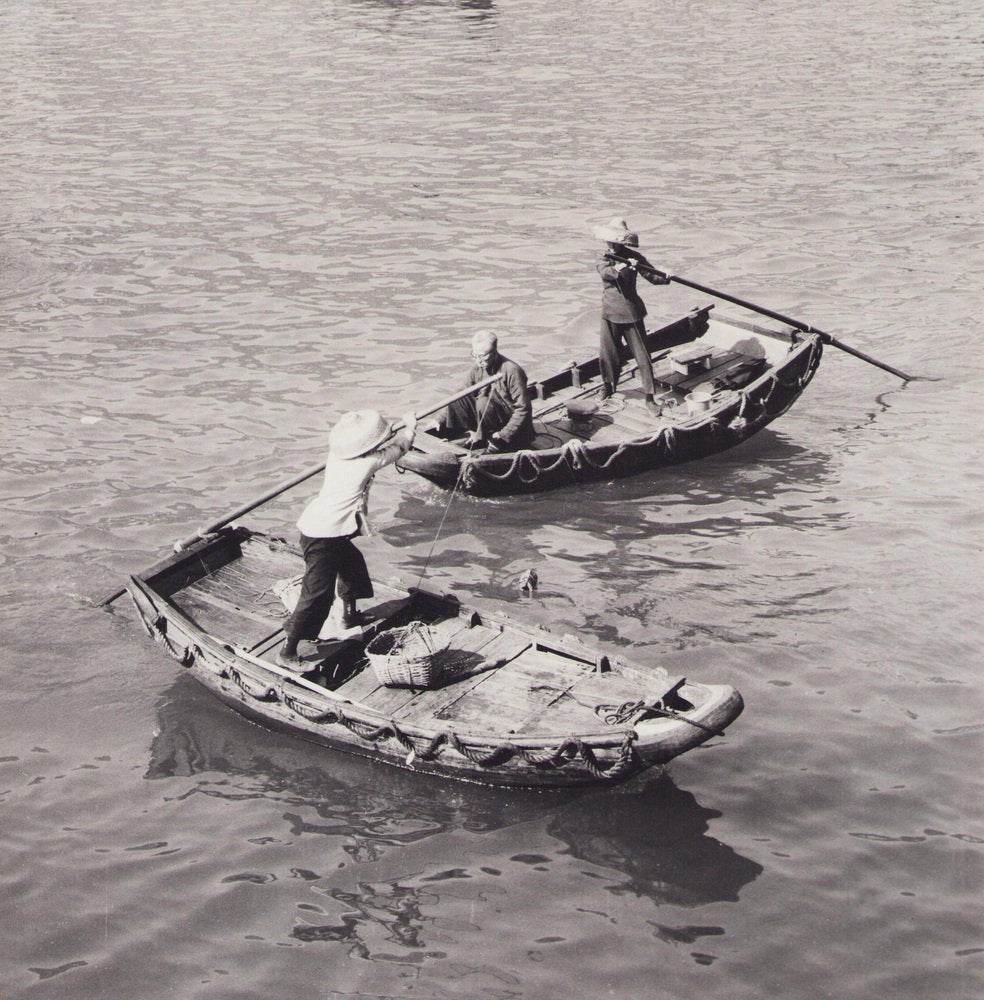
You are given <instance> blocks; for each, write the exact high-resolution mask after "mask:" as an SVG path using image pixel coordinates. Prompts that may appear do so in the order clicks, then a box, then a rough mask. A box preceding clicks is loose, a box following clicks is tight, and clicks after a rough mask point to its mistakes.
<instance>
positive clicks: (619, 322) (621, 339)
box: [594, 218, 666, 416]
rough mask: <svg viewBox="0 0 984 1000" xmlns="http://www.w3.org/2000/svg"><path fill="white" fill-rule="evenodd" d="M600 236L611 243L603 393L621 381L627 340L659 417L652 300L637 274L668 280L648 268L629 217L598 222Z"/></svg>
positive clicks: (605, 257)
mask: <svg viewBox="0 0 984 1000" xmlns="http://www.w3.org/2000/svg"><path fill="white" fill-rule="evenodd" d="M594 235H595V238H596V239H599V240H602V241H603V242H605V243H607V244H608V246H607V248H606V249H605V250H604V251H603V252H602V253H601V255H600V256H599V258H598V264H597V268H598V273H599V274H600V275H601V281H602V292H601V343H600V345H599V351H598V354H599V357H600V360H601V377H602V379H603V381H604V387H603V388H602V393H601V398H602V399H606V398H607V397H609V396H611V395H612V393H614V392H615V389H616V387H617V386H618V377H619V375H620V374H621V371H622V345H623V344H627V345H628V347H629V349H630V350H631V351H632V355H633V357H634V358H635V360H636V364H637V365H638V366H639V381H640V383H641V385H642V390H643V392H644V393H645V394H646V407H647V408H648V409H649V410H650V412H652V413H653V414H654V415H655V416H659V412H660V411H659V407H658V406H657V405H656V403H655V402H654V400H653V396H654V395H655V392H656V386H655V383H654V381H653V363H652V360H651V359H650V357H649V350H648V349H647V347H646V327H645V325H644V323H643V318H644V317H645V315H646V305H645V303H644V302H643V301H642V299H641V298H640V297H639V293H638V292H637V291H636V275H637V274H640V273H641V274H642V276H643V277H644V278H646V279H647V280H648V281H651V282H652V283H653V284H654V285H663V284H666V279H664V278H662V277H660V276H658V275H656V274H654V273H653V272H652V271H651V270H647V268H651V267H652V265H651V264H650V263H649V261H648V260H646V258H645V257H643V255H642V254H641V253H639V251H638V250H636V249H635V248H636V247H638V246H639V236H638V234H637V233H634V232H632V231H631V230H630V229H629V227H628V226H627V225H626V224H625V220H624V219H617V218H616V219H611V220H610V221H609V222H607V223H605V225H603V226H598V227H597V228H596V229H595V231H594Z"/></svg>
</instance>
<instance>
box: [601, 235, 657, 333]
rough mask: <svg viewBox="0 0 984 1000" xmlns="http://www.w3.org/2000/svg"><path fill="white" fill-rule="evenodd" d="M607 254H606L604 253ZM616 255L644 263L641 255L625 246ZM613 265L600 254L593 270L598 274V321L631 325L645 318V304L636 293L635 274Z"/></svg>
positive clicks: (644, 259) (614, 263) (609, 259)
mask: <svg viewBox="0 0 984 1000" xmlns="http://www.w3.org/2000/svg"><path fill="white" fill-rule="evenodd" d="M606 252H610V251H606ZM620 256H623V257H626V258H628V259H630V260H639V261H641V262H643V263H645V261H646V258H645V257H643V256H642V254H638V253H636V252H635V251H633V250H631V249H629V248H628V247H626V248H625V249H624V250H622V251H620ZM616 265H617V262H616V261H613V260H612V259H611V258H610V257H606V256H605V255H604V254H602V255H601V256H600V257H599V258H598V263H597V268H598V273H599V274H600V275H601V281H602V286H603V287H602V292H601V318H602V319H606V320H608V321H609V322H610V323H635V322H636V321H637V320H640V319H642V318H643V317H644V316H645V315H646V304H645V303H644V302H643V301H642V299H641V298H640V297H639V293H638V292H637V291H636V271H635V268H632V267H622V268H617V266H616Z"/></svg>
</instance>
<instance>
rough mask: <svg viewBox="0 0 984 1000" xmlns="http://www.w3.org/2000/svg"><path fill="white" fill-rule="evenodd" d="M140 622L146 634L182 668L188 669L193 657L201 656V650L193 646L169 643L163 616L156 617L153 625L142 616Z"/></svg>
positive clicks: (165, 620)
mask: <svg viewBox="0 0 984 1000" xmlns="http://www.w3.org/2000/svg"><path fill="white" fill-rule="evenodd" d="M140 620H141V621H142V622H143V623H144V628H145V629H146V630H147V634H148V635H149V636H150V637H151V638H152V639H153V640H154V641H155V642H157V643H159V644H160V645H161V646H163V647H164V650H165V652H166V653H167V654H168V656H170V657H172V658H173V659H175V660H177V661H178V663H180V664H181V666H182V667H190V666H191V665H192V664H193V663H194V662H195V657H196V656H198V655H200V654H201V650H200V649H199V648H198V647H197V646H195V645H190V646H180V647H179V646H177V645H175V643H173V642H172V641H171V639H170V637H169V636H168V634H167V618H166V617H165V616H164V615H158V616H157V617H156V618H155V619H154V623H153V625H150V624H149V623H148V622H146V621H144V618H143V616H142V615H141V616H140Z"/></svg>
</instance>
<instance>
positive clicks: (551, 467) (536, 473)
mask: <svg viewBox="0 0 984 1000" xmlns="http://www.w3.org/2000/svg"><path fill="white" fill-rule="evenodd" d="M675 435H676V428H674V427H670V426H668V425H663V426H662V427H659V428H657V429H656V430H655V431H654V432H653V433H652V434H650V435H649V436H648V437H644V438H633V439H632V440H629V441H621V442H619V444H618V445H616V446H615V448H613V449H612V452H611V454H610V455H609V456H608V457H607V458H605V459H600V460H599V459H595V457H594V451H593V449H592V448H591V446H590V445H588V444H586V443H585V442H583V441H581V440H579V439H578V438H572V439H571V440H569V441H566V442H565V443H564V444H563V445H561V447H560V448H558V449H551V450H550V451H545V452H538V451H532V450H530V449H523V450H521V451H517V452H515V453H514V454H513V456H512V459H511V461H510V462H509V465H508V466H506V468H505V469H504V471H502V472H496V471H495V470H494V469H493V468H492V467H491V463H484V462H482V461H480V460H469V459H465V460H464V461H463V462H462V480H463V482H464V483H465V485H466V487H468V488H469V489H470V488H472V487H474V486H475V485H476V484H477V483H478V482H479V481H480V480H485V481H487V482H499V483H502V482H506V481H507V480H510V479H512V478H513V477H515V478H517V479H519V480H520V482H522V483H524V484H525V485H527V486H530V485H532V484H533V483H535V482H536V481H537V480H538V479H539V478H540V477H541V476H546V475H549V474H550V473H552V472H554V471H555V470H556V469H557V468H558V467H560V466H562V465H565V466H566V467H567V468H568V469H569V470H570V471H571V472H574V473H577V472H580V471H581V470H582V469H585V468H590V469H592V470H593V471H595V472H606V471H607V470H608V469H609V468H610V467H611V465H612V464H613V463H614V462H616V461H617V460H618V459H619V458H621V456H622V455H624V454H625V453H626V452H632V451H636V450H638V449H640V448H652V447H655V446H658V445H662V447H663V450H664V454H665V455H666V457H667V458H672V456H673V454H674V452H675V450H676V449H675ZM599 450H600V449H599Z"/></svg>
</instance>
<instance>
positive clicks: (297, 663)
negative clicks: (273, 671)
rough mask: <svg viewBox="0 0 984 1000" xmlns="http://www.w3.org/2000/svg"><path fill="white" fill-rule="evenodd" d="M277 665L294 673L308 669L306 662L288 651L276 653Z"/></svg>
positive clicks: (301, 672)
mask: <svg viewBox="0 0 984 1000" xmlns="http://www.w3.org/2000/svg"><path fill="white" fill-rule="evenodd" d="M277 666H278V667H283V668H284V670H291V671H293V672H294V673H295V674H303V673H304V671H305V670H307V669H308V668H307V664H305V662H304V661H303V660H302V659H301V658H300V657H299V656H297V655H296V654H295V655H293V656H291V655H290V653H284V652H280V653H277Z"/></svg>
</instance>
